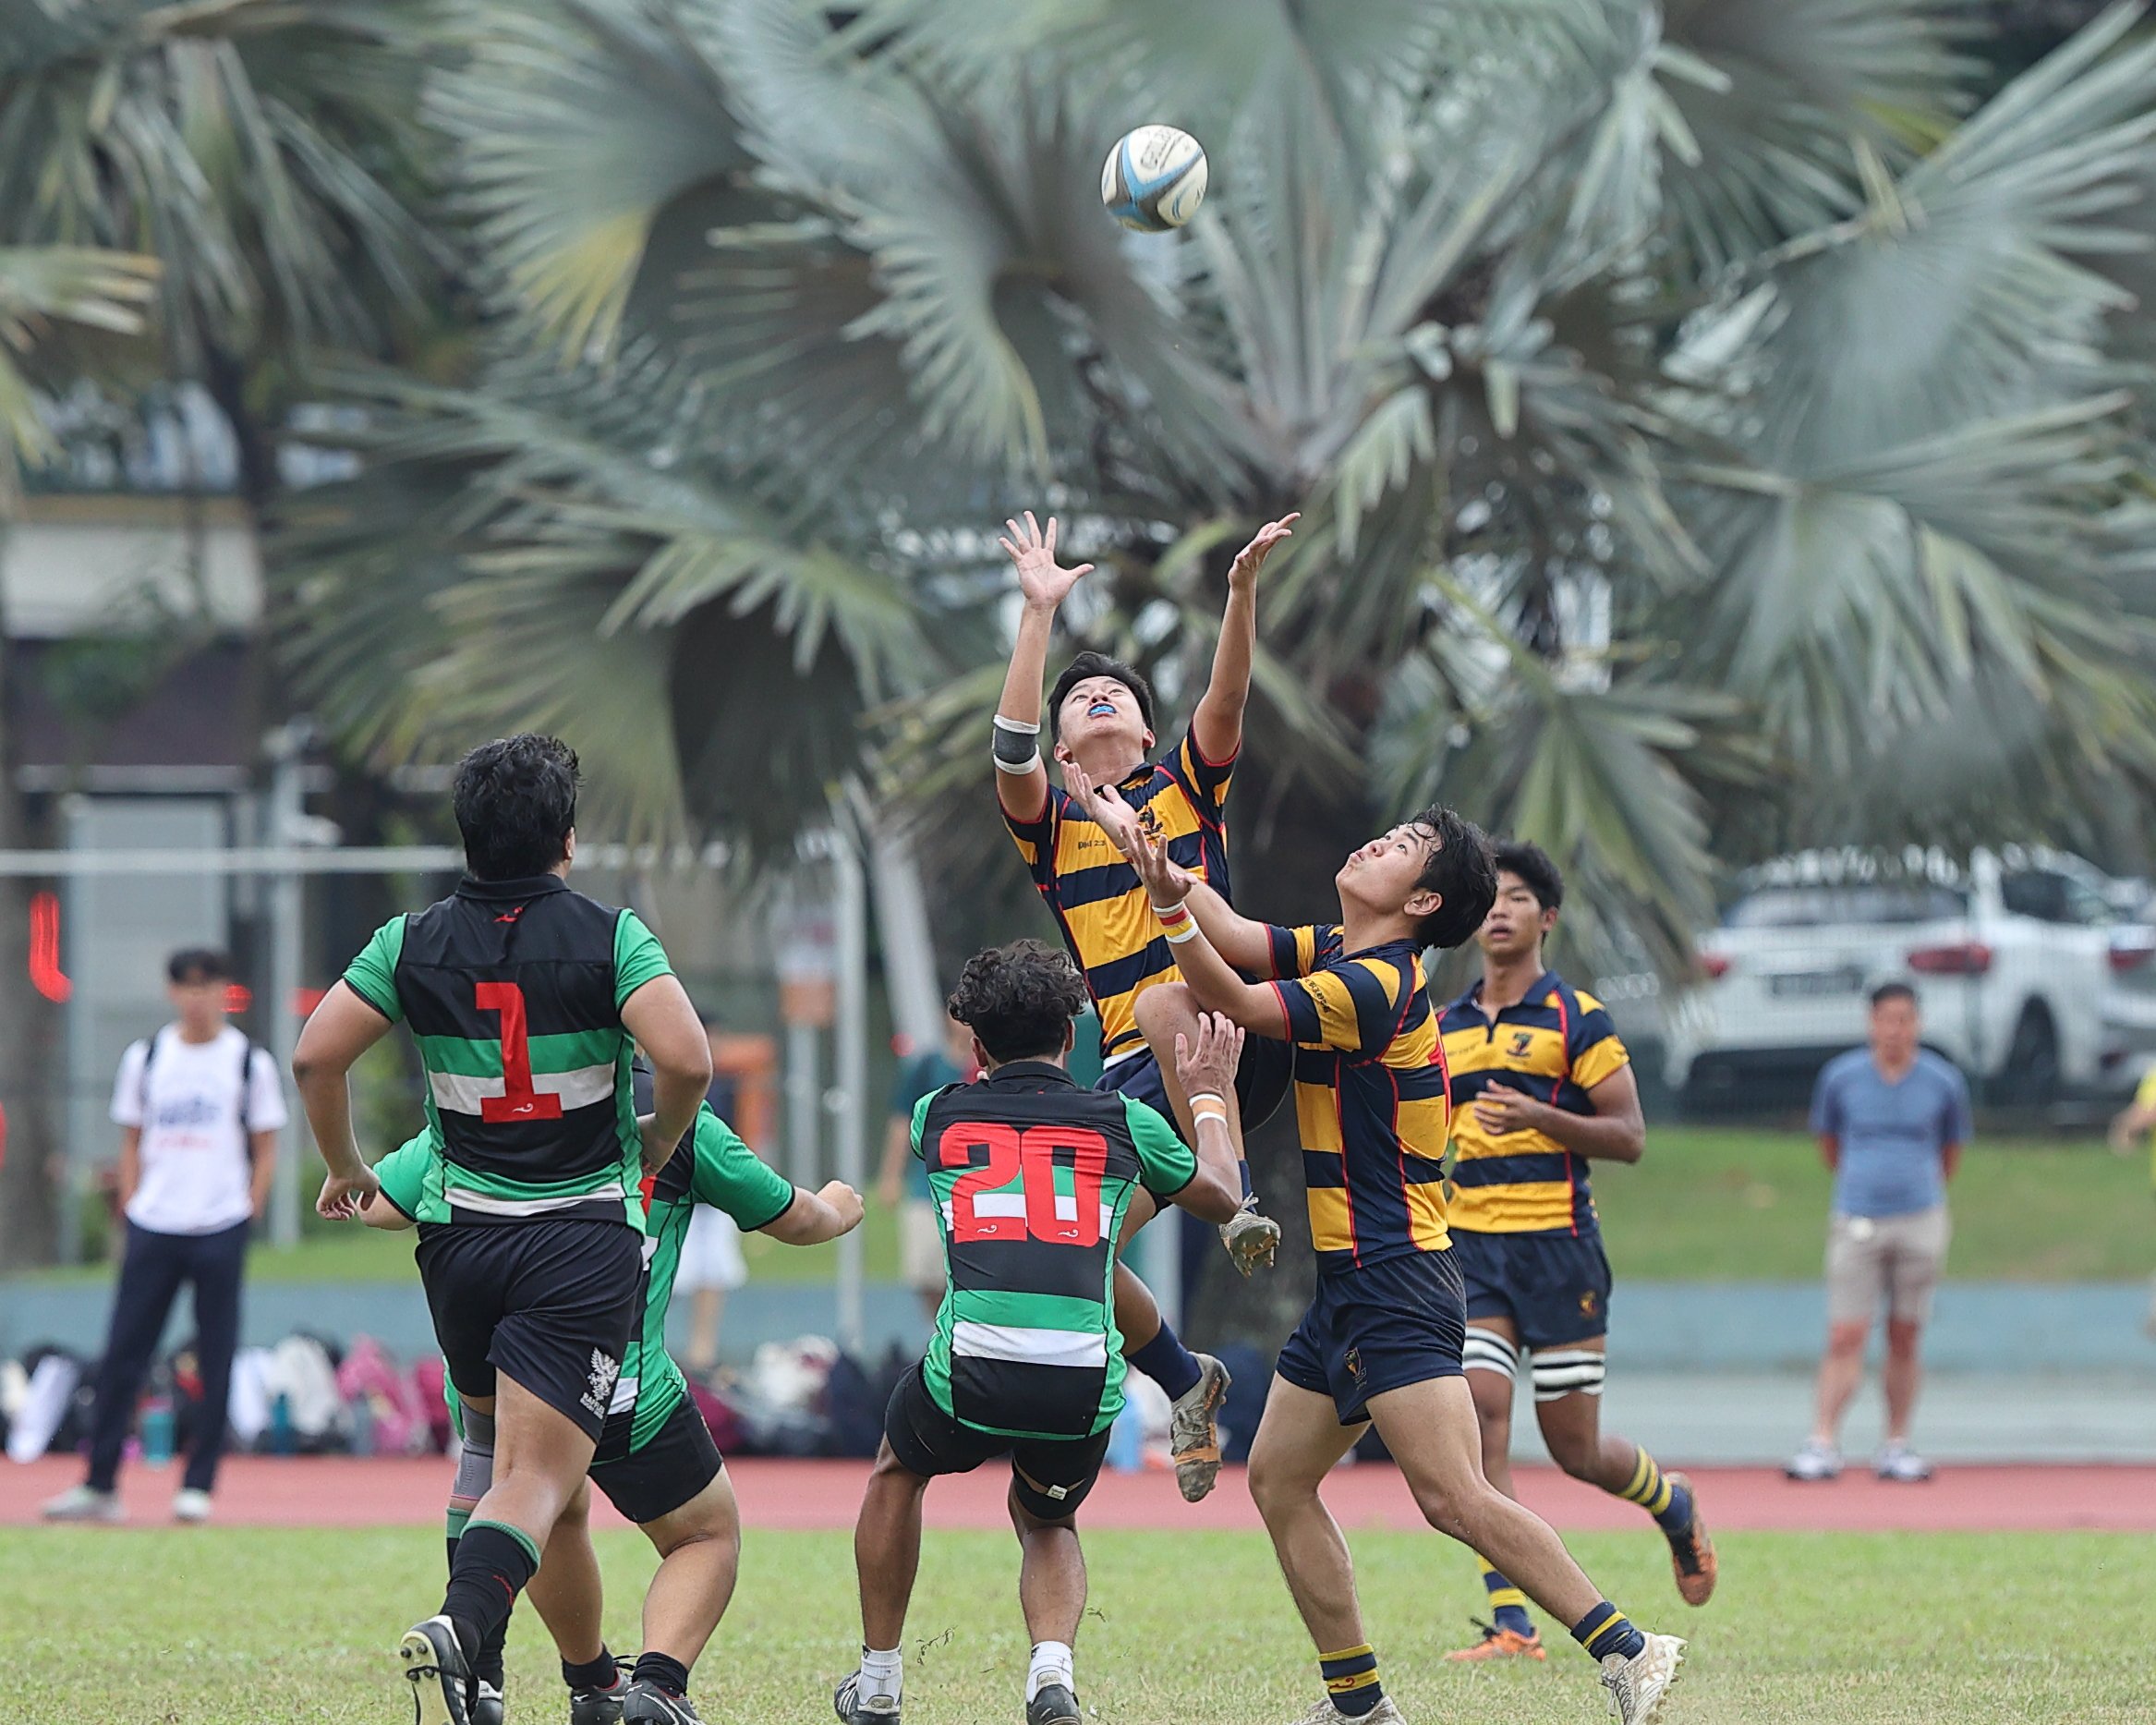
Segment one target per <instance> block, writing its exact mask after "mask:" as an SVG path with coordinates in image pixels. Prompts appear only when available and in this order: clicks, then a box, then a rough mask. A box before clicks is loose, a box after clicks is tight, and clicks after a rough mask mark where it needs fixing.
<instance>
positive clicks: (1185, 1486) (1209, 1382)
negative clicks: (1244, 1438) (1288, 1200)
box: [1168, 1230, 1278, 1503]
mask: <svg viewBox="0 0 2156 1725" xmlns="http://www.w3.org/2000/svg"><path fill="white" fill-rule="evenodd" d="M1275 1232H1276V1233H1277V1232H1278V1230H1276V1231H1275ZM1195 1357H1196V1359H1197V1362H1198V1381H1197V1382H1196V1383H1194V1384H1193V1385H1192V1386H1191V1387H1190V1388H1189V1389H1188V1390H1186V1391H1183V1393H1182V1394H1181V1395H1179V1396H1177V1397H1176V1399H1175V1400H1174V1402H1173V1403H1170V1404H1169V1417H1168V1447H1169V1450H1170V1451H1171V1452H1173V1453H1174V1456H1175V1484H1176V1488H1177V1489H1178V1490H1179V1491H1181V1493H1182V1500H1183V1501H1184V1502H1185V1503H1195V1502H1197V1501H1198V1500H1199V1499H1201V1498H1203V1497H1204V1496H1205V1494H1206V1493H1207V1492H1208V1491H1210V1490H1212V1489H1213V1482H1214V1481H1215V1480H1216V1479H1217V1478H1219V1477H1220V1428H1219V1427H1218V1426H1217V1424H1216V1423H1215V1419H1214V1416H1215V1415H1217V1414H1218V1413H1219V1411H1220V1403H1223V1402H1225V1401H1226V1400H1227V1399H1228V1386H1229V1384H1230V1383H1232V1382H1234V1381H1235V1380H1234V1379H1231V1378H1230V1377H1229V1375H1228V1367H1225V1366H1223V1365H1221V1364H1220V1362H1219V1361H1218V1360H1217V1359H1215V1358H1214V1357H1213V1356H1212V1355H1211V1354H1198V1355H1196V1356H1195Z"/></svg>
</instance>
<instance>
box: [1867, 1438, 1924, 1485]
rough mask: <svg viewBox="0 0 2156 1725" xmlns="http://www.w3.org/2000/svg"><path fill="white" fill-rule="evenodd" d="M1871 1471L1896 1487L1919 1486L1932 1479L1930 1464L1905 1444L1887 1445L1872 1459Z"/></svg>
mask: <svg viewBox="0 0 2156 1725" xmlns="http://www.w3.org/2000/svg"><path fill="white" fill-rule="evenodd" d="M1871 1471H1872V1472H1873V1473H1875V1474H1877V1475H1878V1476H1880V1478H1882V1479H1891V1480H1893V1481H1894V1482H1895V1483H1896V1484H1897V1485H1903V1486H1920V1485H1922V1484H1923V1483H1924V1481H1925V1480H1927V1479H1929V1478H1931V1477H1932V1464H1931V1463H1929V1462H1927V1461H1926V1460H1924V1458H1923V1457H1922V1456H1920V1455H1919V1454H1918V1453H1917V1452H1915V1451H1914V1450H1912V1449H1910V1448H1909V1446H1908V1444H1906V1443H1899V1442H1894V1443H1889V1444H1888V1445H1887V1446H1886V1447H1885V1448H1884V1449H1883V1450H1882V1451H1880V1452H1879V1453H1878V1454H1877V1455H1876V1456H1874V1457H1873V1458H1872V1461H1871Z"/></svg>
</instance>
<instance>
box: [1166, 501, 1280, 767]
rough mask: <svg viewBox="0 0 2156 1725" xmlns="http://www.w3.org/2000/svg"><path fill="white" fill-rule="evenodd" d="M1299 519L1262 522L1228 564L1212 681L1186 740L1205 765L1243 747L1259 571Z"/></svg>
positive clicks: (1230, 756) (1232, 755) (1229, 757)
mask: <svg viewBox="0 0 2156 1725" xmlns="http://www.w3.org/2000/svg"><path fill="white" fill-rule="evenodd" d="M1301 518H1302V517H1301V516H1295V515H1288V516H1281V517H1280V518H1279V519H1278V521H1268V522H1266V525H1265V526H1263V527H1262V528H1258V530H1257V536H1256V538H1254V539H1253V540H1252V541H1250V543H1249V544H1247V545H1245V546H1244V547H1243V548H1242V550H1241V551H1239V552H1237V553H1235V561H1234V562H1233V563H1231V564H1229V565H1228V609H1227V610H1226V611H1224V612H1223V613H1221V615H1220V639H1219V643H1218V644H1217V646H1216V647H1215V648H1214V649H1213V676H1212V680H1211V681H1210V682H1208V683H1207V684H1206V685H1205V695H1204V697H1203V698H1202V699H1200V700H1199V702H1198V710H1197V711H1196V712H1195V713H1193V715H1192V716H1191V735H1193V737H1194V738H1196V740H1197V745H1198V752H1199V753H1200V754H1201V755H1203V756H1205V759H1207V760H1209V761H1213V762H1215V763H1218V762H1222V761H1228V760H1232V759H1235V756H1236V753H1237V751H1238V750H1240V749H1241V748H1242V709H1243V706H1244V704H1245V703H1246V702H1248V700H1249V699H1250V665H1251V660H1252V658H1253V657H1254V655H1255V653H1256V652H1257V577H1258V570H1259V569H1260V568H1262V567H1263V566H1264V565H1265V561H1266V558H1267V557H1269V556H1270V555H1271V554H1272V551H1273V547H1274V546H1276V545H1278V544H1279V543H1280V541H1283V540H1285V539H1288V538H1289V537H1290V533H1291V529H1292V528H1294V525H1295V523H1296V522H1297V521H1298V520H1300V519H1301Z"/></svg>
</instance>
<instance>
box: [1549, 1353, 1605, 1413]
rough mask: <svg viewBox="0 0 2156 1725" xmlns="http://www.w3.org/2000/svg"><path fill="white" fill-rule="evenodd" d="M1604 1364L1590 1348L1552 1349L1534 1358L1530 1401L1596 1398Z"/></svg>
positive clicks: (1599, 1390) (1598, 1393)
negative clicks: (1582, 1397)
mask: <svg viewBox="0 0 2156 1725" xmlns="http://www.w3.org/2000/svg"><path fill="white" fill-rule="evenodd" d="M1606 1370H1607V1363H1606V1362H1605V1359H1604V1358H1603V1356H1602V1355H1601V1354H1598V1353H1596V1352H1595V1351H1594V1350H1593V1349H1592V1348H1552V1349H1549V1350H1548V1351H1547V1352H1545V1353H1541V1354H1536V1355H1535V1356H1534V1399H1535V1400H1536V1401H1537V1402H1559V1401H1562V1400H1563V1399H1564V1398H1565V1397H1566V1396H1569V1395H1600V1394H1601V1393H1602V1380H1603V1377H1604V1375H1605V1372H1606Z"/></svg>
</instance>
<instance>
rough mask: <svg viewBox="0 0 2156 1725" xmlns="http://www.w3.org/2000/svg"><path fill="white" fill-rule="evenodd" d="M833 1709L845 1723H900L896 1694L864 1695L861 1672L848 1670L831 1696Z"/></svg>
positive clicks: (895, 1724)
mask: <svg viewBox="0 0 2156 1725" xmlns="http://www.w3.org/2000/svg"><path fill="white" fill-rule="evenodd" d="M831 1711H832V1712H834V1713H836V1714H837V1715H838V1716H839V1718H840V1719H843V1720H844V1721H845V1725H899V1700H898V1697H897V1696H896V1695H863V1694H862V1693H861V1673H860V1672H859V1671H848V1672H847V1673H846V1675H845V1676H844V1678H842V1680H841V1681H840V1683H839V1686H838V1689H837V1691H836V1693H834V1694H833V1695H832V1696H831Z"/></svg>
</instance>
